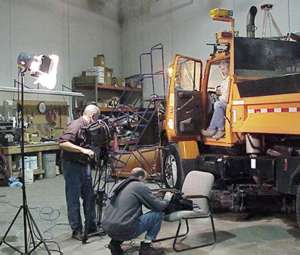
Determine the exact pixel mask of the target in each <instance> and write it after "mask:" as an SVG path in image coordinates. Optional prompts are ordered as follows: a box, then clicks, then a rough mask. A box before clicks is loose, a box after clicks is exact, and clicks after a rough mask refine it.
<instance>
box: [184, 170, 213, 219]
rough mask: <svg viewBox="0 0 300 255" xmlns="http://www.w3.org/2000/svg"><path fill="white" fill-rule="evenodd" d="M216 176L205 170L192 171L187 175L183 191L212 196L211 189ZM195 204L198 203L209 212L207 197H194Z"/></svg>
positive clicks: (204, 210) (187, 194)
mask: <svg viewBox="0 0 300 255" xmlns="http://www.w3.org/2000/svg"><path fill="white" fill-rule="evenodd" d="M214 180H215V177H214V175H213V174H211V173H208V172H203V171H198V170H197V171H195V170H193V171H191V172H189V173H188V175H187V176H186V177H185V180H184V182H183V186H182V189H181V191H182V192H183V194H184V195H186V196H190V195H202V196H208V197H209V196H210V191H211V189H212V186H213V184H214ZM193 202H194V204H196V205H198V206H199V207H200V209H201V211H203V212H205V213H209V206H208V203H207V200H206V199H203V198H200V199H199V198H196V199H193Z"/></svg>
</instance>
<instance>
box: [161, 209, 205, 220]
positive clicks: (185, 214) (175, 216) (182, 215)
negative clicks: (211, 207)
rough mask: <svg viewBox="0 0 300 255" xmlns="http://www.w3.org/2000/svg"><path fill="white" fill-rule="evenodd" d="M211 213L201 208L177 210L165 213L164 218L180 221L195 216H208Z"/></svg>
mask: <svg viewBox="0 0 300 255" xmlns="http://www.w3.org/2000/svg"><path fill="white" fill-rule="evenodd" d="M207 217H209V214H208V213H207V212H206V211H203V210H201V209H197V210H193V211H192V210H190V211H177V212H173V213H170V214H167V215H165V217H164V220H165V221H169V222H173V221H178V220H180V219H193V218H207Z"/></svg>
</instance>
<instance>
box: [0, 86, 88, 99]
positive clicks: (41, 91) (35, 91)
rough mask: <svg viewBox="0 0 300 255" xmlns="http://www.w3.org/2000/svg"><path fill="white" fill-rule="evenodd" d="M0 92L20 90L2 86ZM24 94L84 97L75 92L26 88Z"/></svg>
mask: <svg viewBox="0 0 300 255" xmlns="http://www.w3.org/2000/svg"><path fill="white" fill-rule="evenodd" d="M0 91H2V92H9V93H17V92H18V89H17V88H14V87H2V86H0ZM24 94H41V95H45V94H46V95H51V96H71V97H72V96H74V97H83V96H84V95H83V94H82V93H79V92H74V91H63V90H48V89H29V88H24Z"/></svg>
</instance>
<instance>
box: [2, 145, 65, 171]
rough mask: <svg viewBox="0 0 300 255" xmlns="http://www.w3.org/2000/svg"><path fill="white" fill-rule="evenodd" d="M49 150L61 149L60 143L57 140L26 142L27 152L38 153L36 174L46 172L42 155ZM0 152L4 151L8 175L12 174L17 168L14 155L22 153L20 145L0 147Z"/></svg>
mask: <svg viewBox="0 0 300 255" xmlns="http://www.w3.org/2000/svg"><path fill="white" fill-rule="evenodd" d="M49 151H52V152H58V151H59V145H58V143H57V142H44V143H34V144H26V145H25V146H24V152H25V154H36V155H37V161H38V162H37V164H38V168H37V169H36V170H34V174H35V175H40V174H44V169H43V166H42V155H43V152H49ZM0 153H2V154H3V155H4V157H5V159H6V163H7V171H8V176H12V174H13V170H17V169H13V156H14V155H21V147H20V145H17V146H7V147H0Z"/></svg>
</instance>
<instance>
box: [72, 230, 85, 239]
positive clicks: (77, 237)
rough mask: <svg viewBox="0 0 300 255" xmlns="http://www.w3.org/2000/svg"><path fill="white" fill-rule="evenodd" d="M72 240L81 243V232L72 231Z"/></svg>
mask: <svg viewBox="0 0 300 255" xmlns="http://www.w3.org/2000/svg"><path fill="white" fill-rule="evenodd" d="M72 238H73V239H76V240H78V241H82V238H83V236H82V232H81V231H76V230H75V231H73V233H72Z"/></svg>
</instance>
